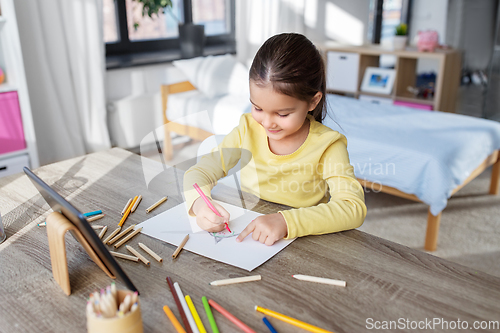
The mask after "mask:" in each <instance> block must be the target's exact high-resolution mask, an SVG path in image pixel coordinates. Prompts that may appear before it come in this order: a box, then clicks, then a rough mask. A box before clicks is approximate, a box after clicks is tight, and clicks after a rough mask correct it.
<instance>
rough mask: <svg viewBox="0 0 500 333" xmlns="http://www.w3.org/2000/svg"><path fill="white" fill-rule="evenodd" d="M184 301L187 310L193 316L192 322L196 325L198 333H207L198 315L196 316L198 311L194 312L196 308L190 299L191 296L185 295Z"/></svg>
mask: <svg viewBox="0 0 500 333" xmlns="http://www.w3.org/2000/svg"><path fill="white" fill-rule="evenodd" d="M185 299H186V303H187V305H188V308H189V310H190V311H191V314H192V315H193V318H194V322H195V323H196V326H197V327H198V330H199V331H200V333H207V330H206V329H205V326H203V323H202V322H201V318H200V315H199V314H198V311H196V308H195V306H194V303H193V300H192V299H191V296H189V295H186V297H185Z"/></svg>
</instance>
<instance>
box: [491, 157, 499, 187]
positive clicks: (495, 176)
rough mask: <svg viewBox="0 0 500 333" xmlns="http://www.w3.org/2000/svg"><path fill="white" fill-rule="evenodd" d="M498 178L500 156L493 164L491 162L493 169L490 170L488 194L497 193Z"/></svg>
mask: <svg viewBox="0 0 500 333" xmlns="http://www.w3.org/2000/svg"><path fill="white" fill-rule="evenodd" d="M499 179H500V157H499V158H498V159H497V161H496V162H495V164H493V169H492V170H491V180H490V194H493V195H497V194H498V180H499Z"/></svg>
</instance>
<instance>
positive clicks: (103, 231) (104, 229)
mask: <svg viewBox="0 0 500 333" xmlns="http://www.w3.org/2000/svg"><path fill="white" fill-rule="evenodd" d="M107 230H108V226H107V225H106V226H104V228H103V229H102V230H101V232H100V233H99V239H102V238H103V237H104V234H105V233H106V231H107Z"/></svg>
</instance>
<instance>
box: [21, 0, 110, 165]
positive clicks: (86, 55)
mask: <svg viewBox="0 0 500 333" xmlns="http://www.w3.org/2000/svg"><path fill="white" fill-rule="evenodd" d="M15 7H16V16H17V20H18V29H19V35H20V39H21V48H22V51H23V58H24V65H25V71H26V80H27V83H28V91H29V95H30V102H31V108H32V113H33V120H34V124H35V133H36V137H37V146H38V155H39V158H40V164H41V165H44V164H48V163H52V162H56V161H60V160H64V159H68V158H72V157H75V156H79V155H83V154H86V153H91V152H95V151H99V150H103V149H107V148H110V147H111V144H110V139H109V134H108V128H107V123H106V107H105V90H104V76H105V51H104V41H103V32H102V31H103V30H102V0H43V1H39V0H16V1H15Z"/></svg>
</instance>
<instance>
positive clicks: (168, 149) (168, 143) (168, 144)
mask: <svg viewBox="0 0 500 333" xmlns="http://www.w3.org/2000/svg"><path fill="white" fill-rule="evenodd" d="M163 127H164V129H163V133H164V138H163V158H164V159H165V161H170V160H171V159H172V156H173V154H174V148H173V147H172V139H171V138H170V131H169V130H167V125H166V124H164V125H163Z"/></svg>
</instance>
